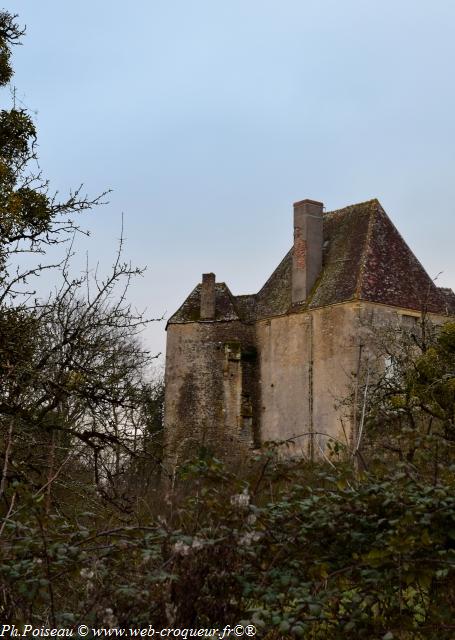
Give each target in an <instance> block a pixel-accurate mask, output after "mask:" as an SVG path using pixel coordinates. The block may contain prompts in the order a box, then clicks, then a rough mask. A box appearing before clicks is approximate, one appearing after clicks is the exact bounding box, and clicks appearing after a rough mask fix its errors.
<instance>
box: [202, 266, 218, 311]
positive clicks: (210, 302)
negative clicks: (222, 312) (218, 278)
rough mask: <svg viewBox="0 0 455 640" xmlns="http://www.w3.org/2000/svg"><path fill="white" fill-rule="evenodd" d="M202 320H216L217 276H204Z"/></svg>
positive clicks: (212, 274)
mask: <svg viewBox="0 0 455 640" xmlns="http://www.w3.org/2000/svg"><path fill="white" fill-rule="evenodd" d="M201 320H215V274H214V273H203V274H202V287H201Z"/></svg>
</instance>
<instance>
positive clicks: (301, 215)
mask: <svg viewBox="0 0 455 640" xmlns="http://www.w3.org/2000/svg"><path fill="white" fill-rule="evenodd" d="M323 207H324V205H323V204H322V202H316V201H315V200H301V201H300V202H295V203H294V251H293V254H292V302H293V303H294V304H295V303H298V302H304V300H306V298H307V297H308V294H309V293H310V291H311V289H312V288H313V285H314V283H315V282H316V279H317V277H318V276H319V274H320V272H321V268H322V243H323V235H322V210H323Z"/></svg>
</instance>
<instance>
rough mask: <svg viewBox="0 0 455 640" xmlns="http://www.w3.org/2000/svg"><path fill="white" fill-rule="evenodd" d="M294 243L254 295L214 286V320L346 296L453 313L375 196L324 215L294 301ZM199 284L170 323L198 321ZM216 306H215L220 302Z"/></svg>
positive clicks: (450, 297)
mask: <svg viewBox="0 0 455 640" xmlns="http://www.w3.org/2000/svg"><path fill="white" fill-rule="evenodd" d="M291 275H292V248H291V249H290V251H289V252H288V253H287V254H286V256H285V257H284V258H283V260H282V261H281V263H280V264H279V265H278V267H277V268H276V269H275V271H274V272H273V273H272V275H271V276H270V278H269V279H268V280H267V282H266V283H265V285H264V286H263V287H262V289H261V290H260V291H259V292H258V293H257V294H255V295H248V296H233V295H232V294H231V292H230V291H229V289H228V288H227V286H226V285H225V284H224V283H218V284H217V285H216V286H217V289H216V291H217V300H216V304H217V317H216V319H217V320H218V319H219V320H229V319H237V318H238V317H240V318H241V319H243V320H245V321H246V322H251V321H254V320H256V319H259V318H265V317H271V316H275V315H282V314H285V313H289V312H291V313H292V312H297V311H301V310H305V309H315V308H317V307H323V306H327V305H331V304H336V303H340V302H347V301H349V300H366V301H370V302H377V303H382V304H386V305H390V306H395V307H401V308H405V309H413V310H417V311H421V310H423V309H425V310H427V311H430V312H434V313H441V314H455V294H454V293H453V291H452V290H451V289H442V288H439V287H437V286H436V285H435V283H434V282H433V280H432V279H431V278H430V276H429V275H428V274H427V273H426V271H425V269H424V268H423V267H422V265H421V264H420V262H419V261H418V260H417V258H416V257H415V255H414V254H413V253H412V251H411V250H410V249H409V247H408V245H407V244H406V242H405V241H404V240H403V238H402V237H401V235H400V233H399V232H398V230H397V229H396V227H395V226H394V225H393V223H392V222H391V220H390V219H389V217H388V216H387V214H386V213H385V211H384V210H383V208H382V207H381V205H380V203H379V202H378V200H376V199H375V200H369V201H368V202H362V203H360V204H355V205H351V206H349V207H345V208H344V209H339V210H337V211H331V212H328V213H326V214H324V249H323V267H322V271H321V274H320V276H319V278H318V280H317V281H316V283H315V285H314V287H313V290H312V291H311V293H310V295H309V296H308V299H307V300H305V302H303V303H302V304H299V305H294V306H292V302H291ZM199 297H200V285H198V287H196V289H194V290H193V292H192V293H191V294H190V296H189V297H188V298H187V300H186V301H185V303H184V304H183V305H182V307H180V309H179V310H178V312H177V313H176V314H175V315H174V316H173V317H172V318H171V319H170V321H169V322H192V321H195V320H198V319H199V317H198V314H199ZM218 305H219V306H218Z"/></svg>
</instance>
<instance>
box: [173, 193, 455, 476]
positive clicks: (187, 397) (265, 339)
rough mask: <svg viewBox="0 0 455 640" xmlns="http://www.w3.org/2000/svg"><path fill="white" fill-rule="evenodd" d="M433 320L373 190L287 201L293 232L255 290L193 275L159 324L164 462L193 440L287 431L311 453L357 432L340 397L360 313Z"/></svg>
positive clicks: (229, 452)
mask: <svg viewBox="0 0 455 640" xmlns="http://www.w3.org/2000/svg"><path fill="white" fill-rule="evenodd" d="M422 311H425V312H426V313H427V314H429V315H430V317H433V318H434V319H436V320H437V321H438V322H440V321H441V320H444V318H445V319H447V316H451V315H455V295H454V293H453V291H452V290H451V289H445V288H440V287H437V286H436V284H435V283H434V282H433V280H432V279H431V278H430V277H429V275H428V274H427V273H426V271H425V270H424V268H423V267H422V265H421V264H420V262H419V261H418V260H417V258H416V257H415V256H414V254H413V253H412V251H411V250H410V249H409V247H408V246H407V244H406V243H405V241H404V240H403V238H402V237H401V235H400V234H399V232H398V231H397V229H396V228H395V226H394V225H393V223H392V222H391V220H390V219H389V217H388V216H387V214H386V213H385V211H384V209H383V208H382V207H381V205H380V203H379V202H378V200H376V199H375V200H370V201H368V202H363V203H360V204H355V205H351V206H348V207H345V208H343V209H339V210H337V211H331V212H327V213H324V212H323V205H322V203H320V202H316V201H313V200H302V201H301V202H296V203H295V204H294V243H293V246H292V248H291V249H290V251H289V252H288V253H287V254H286V256H285V257H284V258H283V260H282V261H281V263H280V264H279V265H278V267H277V268H276V269H275V271H274V272H273V273H272V275H271V276H270V278H269V279H268V280H267V282H266V283H265V284H264V286H263V287H262V289H261V290H260V291H259V292H258V293H256V294H251V295H239V296H234V295H233V294H232V293H231V291H230V290H229V288H228V286H227V285H226V284H225V283H224V282H216V279H215V275H214V274H213V273H206V274H204V275H203V276H202V283H200V284H198V285H197V286H196V287H195V289H193V291H192V292H191V293H190V295H189V296H188V298H187V299H186V300H185V302H184V303H183V304H182V306H181V307H180V308H179V309H178V311H176V313H174V315H173V316H172V317H171V318H170V319H169V321H168V324H167V353H166V380H165V384H166V400H165V439H166V449H167V456H168V459H169V460H170V461H172V462H173V464H176V463H178V462H179V461H182V460H183V459H185V458H186V457H187V456H188V455H189V454H191V453H195V452H197V451H198V450H199V451H200V450H204V449H206V450H207V449H208V450H210V451H212V452H214V453H215V454H217V455H221V456H224V457H226V456H233V457H236V456H237V455H238V454H240V453H242V452H247V451H248V450H251V449H252V448H253V449H254V448H258V447H260V446H261V443H263V442H264V441H270V440H275V441H276V440H278V441H284V440H289V442H290V447H289V449H288V450H289V451H291V453H295V454H304V455H313V454H315V453H316V454H317V452H318V451H319V450H323V449H324V447H325V446H326V443H327V441H328V439H330V438H336V439H338V440H342V441H346V440H347V442H346V444H347V445H348V446H349V444H351V446H352V442H353V439H354V438H355V435H356V434H355V424H354V422H353V418H352V416H350V415H349V412H348V413H346V411H342V410H341V409H340V408H339V402H338V401H339V399H340V398H343V397H345V396H346V394H347V392H348V389H349V385H350V382H351V380H352V373H353V372H355V371H356V367H357V366H358V365H357V363H358V361H359V349H360V348H361V345H360V342H361V340H360V333H361V329H360V327H361V322H362V318H365V317H366V316H367V315H368V316H369V317H372V318H374V319H375V321H379V322H385V321H394V322H409V321H410V322H413V321H415V319H418V318H419V316H420V314H421V313H422Z"/></svg>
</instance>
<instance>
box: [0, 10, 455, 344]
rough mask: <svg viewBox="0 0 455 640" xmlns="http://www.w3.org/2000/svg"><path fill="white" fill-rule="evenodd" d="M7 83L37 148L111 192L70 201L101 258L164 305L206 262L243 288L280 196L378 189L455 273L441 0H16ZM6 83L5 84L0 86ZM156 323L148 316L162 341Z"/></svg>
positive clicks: (448, 22)
mask: <svg viewBox="0 0 455 640" xmlns="http://www.w3.org/2000/svg"><path fill="white" fill-rule="evenodd" d="M5 8H6V9H8V10H9V11H12V12H15V13H18V14H19V19H20V21H21V22H22V23H24V24H26V25H27V36H26V37H25V39H24V46H23V47H20V48H19V47H18V48H16V50H15V59H14V64H15V68H16V76H15V80H14V83H15V85H16V87H17V90H18V96H19V98H21V99H22V100H23V101H24V102H25V103H26V104H27V106H29V107H30V108H31V109H33V110H36V111H37V115H36V122H37V126H38V132H39V144H40V157H41V164H42V166H43V169H44V171H45V173H46V174H47V175H48V176H49V177H50V178H51V180H52V183H53V185H54V186H55V187H56V188H58V189H60V190H62V191H64V190H65V189H67V188H69V187H71V186H75V185H77V184H78V183H80V182H83V183H84V184H85V185H86V188H87V190H88V191H89V192H90V193H92V194H96V193H98V192H99V191H101V190H103V189H105V188H108V187H111V188H113V189H114V192H113V193H112V195H111V197H110V204H109V205H108V206H106V207H105V208H104V209H103V210H101V209H97V210H95V211H94V213H93V214H91V216H90V218H87V226H88V227H89V228H90V229H91V231H92V238H91V240H90V241H89V243H88V245H86V244H84V243H81V245H80V248H81V251H82V250H85V248H86V246H88V248H89V255H90V258H91V260H92V262H96V261H97V260H99V261H100V262H101V264H105V265H106V266H107V265H108V264H109V262H110V261H111V259H112V256H113V253H114V245H115V239H116V238H117V237H118V235H119V230H120V217H121V212H122V211H123V212H124V213H125V226H126V236H127V247H126V251H127V254H128V256H130V257H131V258H132V259H133V260H134V261H135V262H137V263H138V264H140V265H147V266H148V270H147V273H146V274H145V276H144V277H143V278H142V280H141V281H140V282H139V283H137V284H136V285H135V287H134V288H133V290H132V292H131V298H132V300H133V302H134V303H136V304H137V305H138V306H140V307H144V306H147V307H148V310H149V313H150V314H151V315H152V316H160V315H162V314H163V313H167V314H168V315H169V314H170V313H172V312H173V311H174V310H175V309H176V308H177V307H178V306H179V305H180V304H181V302H182V301H183V299H184V298H185V296H186V295H187V294H188V293H189V291H190V290H191V289H192V288H193V287H194V285H195V284H196V283H197V282H198V281H199V279H200V276H201V273H202V272H203V271H214V272H215V273H216V274H217V279H219V280H224V281H226V282H227V283H228V285H229V286H230V287H231V290H232V291H233V292H234V293H250V292H254V291H256V290H258V289H259V288H260V286H261V285H262V284H263V283H264V281H265V280H266V279H267V277H268V276H269V275H270V273H271V271H272V270H273V269H274V267H275V266H276V265H277V264H278V262H279V261H280V259H281V258H282V256H283V255H284V253H285V252H286V251H287V250H288V248H289V247H290V244H291V241H292V202H293V201H295V200H300V199H302V198H305V197H309V198H313V199H317V200H322V201H323V202H324V203H325V205H326V208H327V209H328V210H330V209H333V208H339V207H342V206H344V205H347V204H350V203H353V202H360V201H362V200H366V199H370V198H372V197H378V198H379V199H380V201H381V203H382V204H383V206H384V207H385V209H386V211H387V212H388V213H389V215H390V216H391V218H392V219H393V221H394V222H395V224H396V225H397V227H398V229H399V230H400V231H401V233H402V234H403V236H404V237H405V239H406V240H407V242H408V243H409V244H410V246H411V248H412V249H413V250H414V252H415V253H416V255H417V256H418V258H419V259H420V260H421V262H422V263H423V264H424V266H425V267H426V268H427V270H428V272H429V273H430V275H432V276H435V275H436V274H437V273H438V272H440V271H443V272H444V273H443V275H442V276H440V278H439V280H438V283H439V284H440V285H445V286H454V285H455V258H454V250H453V245H454V235H455V234H454V231H455V218H454V214H455V181H454V175H453V174H454V160H455V158H454V156H455V144H454V143H455V115H454V114H455V85H454V80H453V69H454V62H455V55H454V54H455V3H454V2H453V1H451V0H450V1H449V0H433V1H431V2H430V1H422V0H380V1H379V0H377V1H376V0H313V1H310V0H298V1H297V0H280V1H271V0H229V1H225V2H221V1H218V0H186V1H185V0H147V1H146V0H136V1H131V2H129V3H125V2H124V1H122V2H120V1H118V0H109V1H108V0H90V1H88V0H78V2H57V1H56V0H54V1H53V2H51V1H50V0H39V2H37V1H36V0H23V1H20V0H18V1H15V2H9V3H7V4H5ZM4 97H5V96H4ZM164 335H165V334H164V323H161V324H160V325H154V326H153V327H152V328H151V329H149V330H148V331H147V334H146V339H147V341H148V344H149V346H150V347H151V348H152V349H154V350H155V351H158V350H163V349H164Z"/></svg>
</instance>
